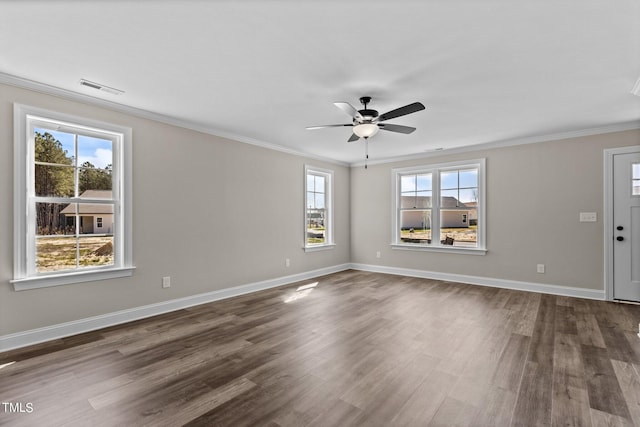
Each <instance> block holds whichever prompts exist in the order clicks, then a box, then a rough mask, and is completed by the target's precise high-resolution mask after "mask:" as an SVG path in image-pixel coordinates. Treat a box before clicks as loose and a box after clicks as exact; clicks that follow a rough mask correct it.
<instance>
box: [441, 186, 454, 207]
mask: <svg viewBox="0 0 640 427" xmlns="http://www.w3.org/2000/svg"><path fill="white" fill-rule="evenodd" d="M458 204H459V203H458V190H442V191H441V192H440V207H442V208H456V207H458Z"/></svg>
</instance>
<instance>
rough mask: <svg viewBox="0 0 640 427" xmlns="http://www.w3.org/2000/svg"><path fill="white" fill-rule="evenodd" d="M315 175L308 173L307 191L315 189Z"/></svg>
mask: <svg viewBox="0 0 640 427" xmlns="http://www.w3.org/2000/svg"><path fill="white" fill-rule="evenodd" d="M314 184H315V181H314V179H313V175H307V191H313V190H314V188H315V185H314Z"/></svg>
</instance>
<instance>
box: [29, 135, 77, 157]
mask: <svg viewBox="0 0 640 427" xmlns="http://www.w3.org/2000/svg"><path fill="white" fill-rule="evenodd" d="M34 131H35V135H34V139H35V146H34V154H35V161H36V162H44V163H51V164H57V165H73V164H74V163H73V159H74V155H75V154H74V153H75V147H74V144H75V135H73V134H70V133H65V132H58V131H54V130H50V129H41V128H36V129H34Z"/></svg>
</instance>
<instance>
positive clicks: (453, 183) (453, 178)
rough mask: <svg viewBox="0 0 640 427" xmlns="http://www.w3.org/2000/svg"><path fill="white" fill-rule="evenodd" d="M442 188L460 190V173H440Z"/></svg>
mask: <svg viewBox="0 0 640 427" xmlns="http://www.w3.org/2000/svg"><path fill="white" fill-rule="evenodd" d="M440 188H441V189H443V190H444V189H451V188H458V171H448V172H441V173H440Z"/></svg>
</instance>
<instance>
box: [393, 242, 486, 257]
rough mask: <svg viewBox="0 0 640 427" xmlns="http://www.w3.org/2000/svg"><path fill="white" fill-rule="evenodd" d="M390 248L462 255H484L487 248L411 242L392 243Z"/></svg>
mask: <svg viewBox="0 0 640 427" xmlns="http://www.w3.org/2000/svg"><path fill="white" fill-rule="evenodd" d="M391 249H398V250H401V251H423V252H442V253H450V254H464V255H485V254H486V253H487V250H486V249H484V248H462V247H455V246H442V245H441V246H436V245H428V246H427V245H418V244H415V245H411V244H399V243H392V244H391Z"/></svg>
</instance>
